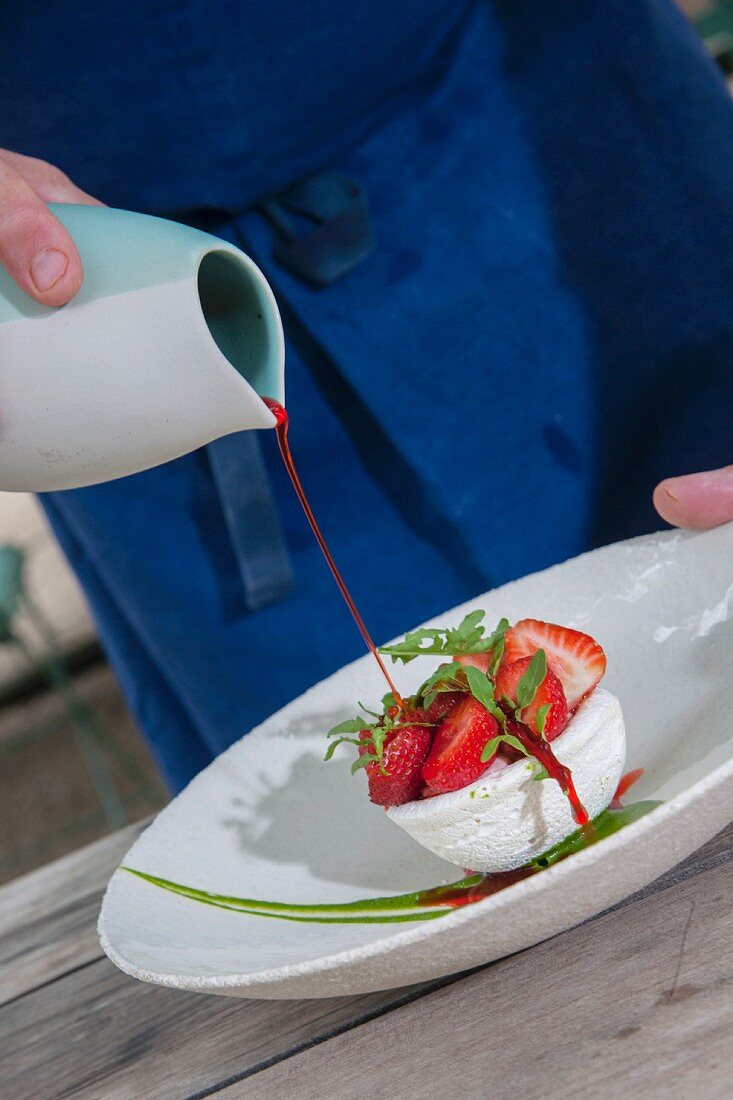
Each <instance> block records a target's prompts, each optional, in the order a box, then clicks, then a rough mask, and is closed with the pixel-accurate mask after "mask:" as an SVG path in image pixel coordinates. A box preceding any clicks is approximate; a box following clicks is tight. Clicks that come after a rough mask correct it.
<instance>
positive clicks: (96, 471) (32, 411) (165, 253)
mask: <svg viewBox="0 0 733 1100" xmlns="http://www.w3.org/2000/svg"><path fill="white" fill-rule="evenodd" d="M53 209H54V212H55V213H56V215H57V216H58V217H59V218H60V219H61V221H62V222H63V223H64V224H65V225H66V227H67V228H68V229H69V232H70V233H71V235H72V237H73V238H74V240H75V242H76V245H77V247H78V249H79V252H80V255H81V258H82V262H83V264H84V271H85V279H84V284H83V286H82V288H81V290H80V291H79V293H78V295H77V296H76V297H75V298H74V299H73V300H72V301H71V302H70V303H69V304H68V305H66V306H64V307H63V308H62V309H50V308H48V307H45V306H41V305H39V304H38V303H37V302H35V301H33V300H32V299H31V298H29V297H27V296H26V295H24V294H23V293H22V291H20V290H19V289H18V287H17V286H16V285H15V284H14V283H13V282H12V281H11V280H10V278H9V276H8V275H7V273H6V272H5V271H2V270H0V489H5V490H26V491H35V492H39V491H48V490H55V489H68V488H75V487H80V486H83V485H91V484H94V483H96V482H100V481H107V480H111V479H112V478H117V477H123V476H125V475H127V474H132V473H137V472H138V471H140V470H145V469H148V468H149V467H151V466H155V465H158V464H159V463H161V462H166V461H168V460H170V459H173V458H178V457H179V456H180V455H183V454H186V453H188V452H189V451H192V450H195V449H196V448H197V447H200V446H202V445H204V444H206V443H209V442H211V440H213V439H216V438H217V437H219V436H222V435H227V434H229V433H231V432H236V431H241V430H243V429H250V428H271V427H274V426H275V417H274V416H273V414H272V412H271V411H270V409H269V408H268V407H267V406H266V405H265V403H264V401H263V400H262V398H263V397H270V398H275V399H276V400H277V401H280V402H282V401H283V398H284V394H283V388H284V385H283V365H284V341H283V332H282V324H281V321H280V315H279V312H278V309H277V305H276V303H275V299H274V296H273V293H272V291H271V289H270V287H269V285H268V283H267V281H266V279H265V278H264V276H263V275H262V273H261V272H260V270H259V269H258V267H257V266H256V264H255V263H254V262H253V261H252V260H251V259H250V258H249V257H248V256H246V255H245V254H244V253H243V252H241V251H240V250H239V249H237V248H235V247H234V246H233V245H230V244H229V243H228V242H226V241H221V240H219V239H218V238H216V237H212V236H209V235H208V234H206V233H201V232H199V231H198V230H195V229H191V228H189V227H187V226H182V225H179V224H177V223H174V222H169V221H166V220H164V219H161V218H152V217H148V216H146V215H142V214H133V213H130V212H128V211H122V210H112V209H109V208H105V207H91V206H64V205H58V206H54V207H53Z"/></svg>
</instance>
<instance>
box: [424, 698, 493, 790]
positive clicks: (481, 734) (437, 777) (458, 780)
mask: <svg viewBox="0 0 733 1100" xmlns="http://www.w3.org/2000/svg"><path fill="white" fill-rule="evenodd" d="M498 732H499V726H498V723H497V721H496V719H495V718H494V717H493V716H492V715H491V714H489V712H488V711H487V710H486V708H485V707H483V706H482V705H481V703H479V701H478V699H474V697H473V696H472V695H465V696H464V697H463V699H462V700H461V702H460V703H458V704H457V705H456V706H454V707H453V709H452V710H450V711H449V712H448V714H447V715H446V716H445V718H444V719H443V721H442V722H441V723H440V725H439V726H438V728H437V730H436V732H435V737H434V739H433V745H432V748H431V749H430V754H429V756H428V758H427V760H426V761H425V763H424V765H423V769H422V774H423V779H424V780H425V783H426V784H427V786H428V787H429V789H430V792H431V793H436V794H445V793H446V792H447V791H457V790H458V789H459V788H460V787H465V786H466V784H467V783H473V781H474V780H475V779H478V778H479V776H481V775H483V773H484V772H485V771H486V769H487V768H488V766H489V764H490V763H491V760H482V759H481V753H482V752H483V749H484V746H485V745H486V742H487V741H489V740H490V739H491V738H492V737H496V735H497V734H498ZM492 759H493V757H492Z"/></svg>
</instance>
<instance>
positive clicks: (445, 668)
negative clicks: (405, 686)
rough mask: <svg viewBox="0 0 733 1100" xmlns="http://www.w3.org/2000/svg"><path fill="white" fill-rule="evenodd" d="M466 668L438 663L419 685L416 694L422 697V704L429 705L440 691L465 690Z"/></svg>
mask: <svg viewBox="0 0 733 1100" xmlns="http://www.w3.org/2000/svg"><path fill="white" fill-rule="evenodd" d="M465 690H466V669H465V668H464V667H463V665H457V664H453V663H451V664H449V665H439V666H438V668H436V670H435V672H434V673H433V675H432V676H429V677H428V679H427V680H426V681H425V683H424V684H423V685H422V686H421V687H420V690H419V691H418V693H417V694H418V696H421V697H422V701H423V705H424V706H426V707H429V706H431V705H432V704H433V703H434V702H435V697H436V695H439V694H440V693H441V692H442V691H465Z"/></svg>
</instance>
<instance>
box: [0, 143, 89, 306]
mask: <svg viewBox="0 0 733 1100" xmlns="http://www.w3.org/2000/svg"><path fill="white" fill-rule="evenodd" d="M47 202H72V203H85V204H87V205H91V206H101V205H102V204H101V203H99V202H98V201H97V200H96V199H93V198H92V197H91V195H87V194H86V192H85V191H81V190H80V189H79V188H78V187H77V186H76V185H75V184H73V183H72V182H71V180H70V179H69V178H68V176H65V175H64V173H63V172H62V171H61V170H60V169H59V168H54V166H53V165H52V164H46V162H45V161H44V160H36V158H35V157H25V156H22V154H20V153H11V152H10V151H9V150H8V149H0V263H2V264H3V265H4V266H5V268H6V269H7V271H8V274H9V275H10V277H11V278H12V279H14V280H15V282H16V283H17V284H18V286H19V287H20V288H21V290H24V291H25V292H26V294H30V296H31V298H35V299H36V301H37V302H42V303H43V305H46V306H63V305H65V304H66V302H68V301H69V299H70V298H73V297H74V295H75V294H76V292H77V291H78V289H79V287H80V286H81V284H82V281H83V279H84V271H83V269H82V266H81V259H80V258H79V253H78V252H77V250H76V245H75V244H74V242H73V241H72V239H71V237H70V236H69V234H68V232H67V231H66V229H65V228H64V227H63V225H62V224H61V222H60V221H59V220H58V218H55V217H54V215H53V214H52V213H51V211H50V210H49V209H48V207H47V206H46V203H47Z"/></svg>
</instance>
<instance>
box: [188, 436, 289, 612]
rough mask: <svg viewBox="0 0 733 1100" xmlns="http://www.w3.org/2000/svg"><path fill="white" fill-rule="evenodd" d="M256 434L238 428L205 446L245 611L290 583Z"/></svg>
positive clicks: (274, 598) (279, 594) (272, 598)
mask: <svg viewBox="0 0 733 1100" xmlns="http://www.w3.org/2000/svg"><path fill="white" fill-rule="evenodd" d="M257 434H258V433H257V432H237V433H236V434H235V435H228V436H225V437H224V438H223V439H217V440H215V441H214V442H213V443H209V445H208V446H207V448H206V455H207V457H208V460H209V467H210V469H211V474H212V477H213V479H214V484H215V485H216V488H217V492H218V495H219V500H220V502H221V508H222V512H223V515H224V521H225V523H226V525H227V530H228V531H229V537H230V539H231V542H232V548H233V550H234V553H235V555H236V558H237V562H238V565H239V571H240V574H241V577H242V584H243V586H244V594H245V603H246V605H247V608H248V610H250V611H258V610H259V609H260V608H261V607H266V606H267V605H268V604H271V603H275V602H276V601H277V600H280V599H282V597H283V596H285V595H286V594H287V593H288V592H290V590H291V589H292V588H293V585H294V577H293V569H292V566H291V564H290V557H289V555H288V549H287V546H286V543H285V537H284V535H283V532H282V528H281V526H280V519H279V517H278V514H277V508H276V505H275V502H274V500H273V498H272V492H271V490H270V483H269V478H268V476H267V471H266V469H265V462H264V459H263V457H262V451H261V449H260V441H259V439H258V438H257Z"/></svg>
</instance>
